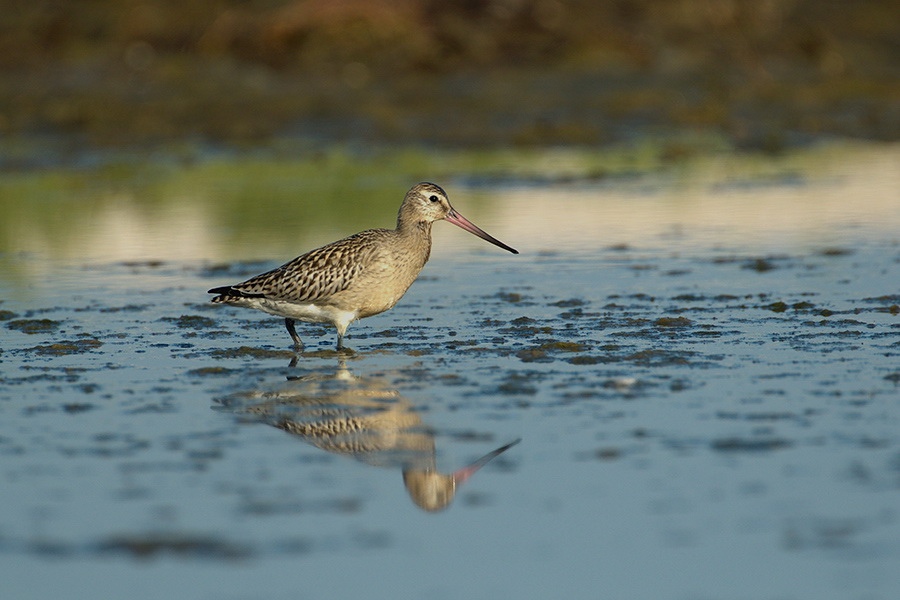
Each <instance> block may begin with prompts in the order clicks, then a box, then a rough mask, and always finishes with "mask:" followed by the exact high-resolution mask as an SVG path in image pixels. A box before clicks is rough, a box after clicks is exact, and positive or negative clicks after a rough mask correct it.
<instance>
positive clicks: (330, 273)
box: [209, 183, 518, 349]
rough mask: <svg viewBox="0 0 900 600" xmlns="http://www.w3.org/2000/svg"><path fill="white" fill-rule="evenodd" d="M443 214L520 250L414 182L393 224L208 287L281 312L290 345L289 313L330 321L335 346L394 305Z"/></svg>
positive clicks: (223, 297)
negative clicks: (350, 328) (356, 324)
mask: <svg viewBox="0 0 900 600" xmlns="http://www.w3.org/2000/svg"><path fill="white" fill-rule="evenodd" d="M442 219H445V220H447V221H449V222H451V223H453V224H454V225H457V226H459V227H461V228H463V229H465V230H466V231H468V232H470V233H473V234H475V235H477V236H478V237H480V238H481V239H483V240H487V241H488V242H490V243H492V244H495V245H497V246H499V247H501V248H503V249H504V250H508V251H510V252H512V253H513V254H518V251H517V250H514V249H513V248H510V247H509V246H507V245H506V244H504V243H503V242H501V241H499V240H497V239H495V238H493V237H491V236H490V235H488V234H487V233H485V232H484V231H482V230H481V229H479V228H478V227H477V226H476V225H475V224H474V223H472V222H471V221H469V220H468V219H466V218H465V217H463V216H462V215H461V214H459V213H458V212H456V210H454V209H453V207H452V206H450V201H449V200H448V199H447V194H446V193H445V192H444V190H442V189H441V188H440V187H439V186H437V185H435V184H433V183H419V184H417V185H415V186H413V188H412V189H411V190H409V191H408V192H407V193H406V197H405V198H404V199H403V204H401V205H400V211H399V213H398V215H397V227H396V228H395V229H368V230H366V231H362V232H360V233H357V234H355V235H351V236H350V237H347V238H344V239H342V240H338V241H336V242H333V243H331V244H328V245H327V246H322V247H321V248H317V249H315V250H311V251H309V252H307V253H306V254H304V255H302V256H298V257H297V258H295V259H294V260H292V261H290V262H288V263H285V264H284V265H282V266H280V267H278V268H277V269H273V270H271V271H267V272H265V273H262V274H260V275H257V276H256V277H251V278H250V279H248V280H247V281H244V282H242V283H237V284H235V285H227V286H224V287H218V288H213V289H211V290H209V293H210V294H218V295H217V296H216V297H214V298H213V299H212V301H213V302H214V303H216V304H231V305H233V306H243V307H246V308H255V309H257V310H261V311H264V312H267V313H269V314H272V315H276V316H279V317H283V318H284V323H285V326H286V327H287V330H288V333H290V334H291V339H293V340H294V345H295V346H296V347H302V345H303V343H302V342H301V341H300V336H298V335H297V330H296V329H295V327H294V322H295V321H306V322H308V323H330V324H332V325H334V327H335V329H337V334H338V338H337V347H338V349H341V348H343V342H344V334H345V333H346V331H347V327H348V326H349V325H350V323H352V322H353V321H356V320H357V319H362V318H364V317H371V316H372V315H377V314H379V313H382V312H384V311H386V310H388V309H390V308H393V307H394V305H395V304H397V302H398V301H399V300H400V298H402V297H403V294H405V293H406V290H408V289H409V286H411V285H412V283H413V281H415V280H416V277H418V276H419V272H421V271H422V267H424V266H425V263H426V262H427V261H428V257H429V255H430V254H431V224H432V223H433V222H435V221H440V220H442Z"/></svg>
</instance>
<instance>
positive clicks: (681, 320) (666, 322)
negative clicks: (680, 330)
mask: <svg viewBox="0 0 900 600" xmlns="http://www.w3.org/2000/svg"><path fill="white" fill-rule="evenodd" d="M653 324H654V325H656V326H657V327H690V326H691V325H693V324H694V322H693V321H691V320H690V319H688V318H687V317H661V318H659V319H657V320H655V321H654V322H653Z"/></svg>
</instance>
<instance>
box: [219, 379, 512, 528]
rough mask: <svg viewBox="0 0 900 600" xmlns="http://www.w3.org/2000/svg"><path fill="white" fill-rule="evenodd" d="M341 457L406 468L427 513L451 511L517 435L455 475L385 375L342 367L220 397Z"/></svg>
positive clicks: (411, 490)
mask: <svg viewBox="0 0 900 600" xmlns="http://www.w3.org/2000/svg"><path fill="white" fill-rule="evenodd" d="M219 402H221V403H222V404H223V405H224V406H226V407H227V408H228V409H229V410H232V411H234V412H237V413H241V414H243V415H252V416H253V417H255V418H257V419H259V420H260V421H262V422H265V423H268V424H270V425H272V426H274V427H278V428H279V429H283V430H284V431H287V432H288V433H291V434H293V435H296V436H298V437H299V438H300V439H302V440H304V441H305V442H307V443H309V444H311V445H313V446H315V447H317V448H320V449H322V450H325V451H326V452H331V453H334V454H342V455H346V456H352V457H354V458H356V459H357V460H360V461H363V462H365V463H367V464H370V465H373V466H377V467H388V468H399V469H400V470H402V472H403V483H404V486H405V487H406V489H407V491H408V492H409V495H410V498H412V500H413V502H415V503H416V505H417V506H419V507H421V508H423V509H425V510H427V511H438V510H442V509H444V508H446V507H447V506H448V505H449V504H450V502H451V501H452V500H453V498H454V496H455V494H456V492H457V490H458V489H459V487H460V486H461V485H462V484H463V483H465V482H466V480H468V479H469V478H470V477H471V476H472V475H473V474H474V473H475V472H476V471H478V469H480V468H481V467H482V466H484V465H485V464H486V463H487V462H489V461H490V460H492V459H493V458H495V457H496V456H498V455H499V454H501V453H503V452H505V451H506V450H507V449H509V448H510V447H512V446H514V445H515V444H517V443H518V442H519V440H515V441H513V442H511V443H508V444H505V445H503V446H501V447H500V448H497V449H496V450H494V451H492V452H490V453H488V454H486V455H485V456H483V457H481V458H479V459H478V460H476V461H474V462H473V463H471V464H469V465H468V466H466V467H463V468H461V469H456V470H455V471H453V472H451V473H444V472H441V471H440V470H439V469H438V465H437V458H436V453H435V435H434V432H433V430H432V428H431V427H429V426H428V425H427V424H426V423H424V422H423V421H422V418H421V415H420V414H419V413H418V412H417V411H416V409H415V407H414V406H413V404H412V403H411V402H410V401H409V400H408V399H406V398H404V397H402V396H401V395H400V394H399V392H398V391H396V390H391V389H385V388H384V378H382V377H379V378H372V379H362V378H359V377H354V376H353V375H351V374H350V372H349V371H348V370H347V369H346V367H344V366H343V365H341V366H340V367H339V370H338V372H337V373H335V374H334V375H333V376H332V377H329V376H327V375H326V376H323V375H318V374H317V375H310V376H305V377H299V378H296V379H292V380H291V381H290V382H289V383H288V384H287V385H284V386H279V387H278V388H277V389H267V390H265V391H263V390H245V391H243V392H239V393H236V394H233V395H231V396H229V397H226V398H222V399H219Z"/></svg>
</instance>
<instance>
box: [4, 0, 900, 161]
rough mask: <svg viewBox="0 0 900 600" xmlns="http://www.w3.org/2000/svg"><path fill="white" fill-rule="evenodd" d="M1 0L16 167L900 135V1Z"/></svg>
mask: <svg viewBox="0 0 900 600" xmlns="http://www.w3.org/2000/svg"><path fill="white" fill-rule="evenodd" d="M0 11H2V14H3V18H2V19H0V133H2V134H3V135H4V137H6V138H7V139H8V140H9V139H18V140H20V143H19V149H20V151H19V152H18V153H16V152H12V150H10V149H9V148H8V149H7V150H6V151H5V152H4V154H6V156H5V157H4V158H5V162H6V165H7V168H8V167H9V166H10V165H11V164H12V165H15V163H16V162H17V161H18V162H19V163H22V162H23V161H24V159H23V154H24V155H27V154H28V152H24V151H22V145H23V144H24V145H27V144H26V143H25V142H24V141H22V138H23V137H24V138H31V139H30V141H31V142H32V143H36V142H35V138H37V139H38V140H45V141H46V140H47V138H48V137H50V138H53V141H54V148H55V150H54V151H55V152H60V149H61V148H62V145H72V144H74V146H75V148H76V151H77V150H83V149H84V145H85V144H88V145H92V146H97V147H107V148H108V147H123V146H125V147H141V148H146V147H147V146H148V145H156V144H171V143H172V142H173V141H182V140H191V141H194V142H199V143H204V144H206V143H208V144H214V145H221V144H224V145H233V144H251V145H255V144H261V143H265V142H267V141H269V140H271V139H273V138H282V137H285V136H287V137H292V136H299V137H305V138H308V139H319V140H330V141H334V140H352V141H362V142H366V143H371V142H390V143H402V144H409V143H420V142H424V143H431V144H453V145H465V146H471V145H495V146H496V145H517V146H535V145H558V144H579V145H596V144H609V143H614V142H617V141H622V140H630V139H633V138H634V137H635V136H641V135H653V136H659V135H669V134H670V133H672V132H673V131H674V132H679V131H685V130H687V131H698V130H700V131H704V132H713V133H715V134H716V135H719V136H723V137H724V138H725V139H727V140H728V141H729V142H730V143H732V144H733V145H734V146H735V147H736V148H741V149H753V150H756V149H760V150H763V151H770V152H771V151H779V150H782V149H784V148H785V147H790V146H792V145H796V144H803V143H807V142H808V141H810V140H811V139H814V138H819V137H821V136H841V137H852V138H865V139H879V140H896V139H898V137H900V135H898V134H900V33H898V29H897V3H896V1H894V0H854V1H852V2H840V1H834V0H824V1H823V0H664V1H659V0H329V1H327V2H324V1H318V0H81V1H79V2H68V1H65V0H2V1H0ZM688 150H689V149H688ZM669 151H670V152H673V153H676V154H677V153H678V152H683V151H686V149H685V148H684V147H683V145H676V146H673V147H672V148H670V150H669ZM31 159H32V160H36V159H35V157H33V156H32V157H31ZM44 159H45V160H49V159H48V157H47V156H44ZM24 162H28V161H24Z"/></svg>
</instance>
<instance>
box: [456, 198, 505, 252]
mask: <svg viewBox="0 0 900 600" xmlns="http://www.w3.org/2000/svg"><path fill="white" fill-rule="evenodd" d="M446 218H447V220H448V221H450V222H451V223H453V224H454V225H456V226H457V227H462V228H463V229H465V230H466V231H468V232H469V233H473V234H475V235H477V236H478V237H480V238H481V239H483V240H485V241H487V242H490V243H492V244H494V245H495V246H500V247H501V248H503V249H504V250H509V251H510V252H512V253H513V254H518V253H519V251H518V250H516V249H515V248H510V247H509V246H507V245H506V244H504V243H503V242H501V241H500V240H498V239H497V238H495V237H492V236H490V235H488V234H487V233H485V232H484V231H483V230H482V229H481V228H480V227H478V225H476V224H475V223H473V222H472V221H470V220H468V219H467V218H465V217H464V216H462V215H461V214H459V213H458V212H456V210H455V209H452V208H451V209H450V212H449V213H447V217H446Z"/></svg>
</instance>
